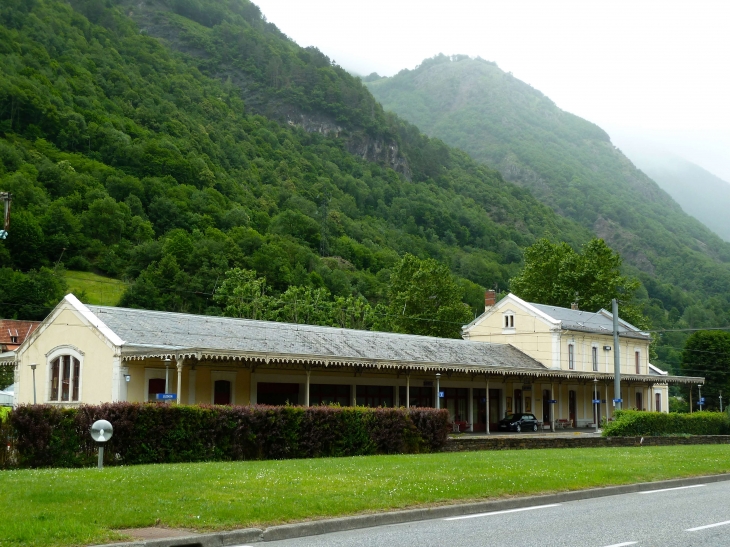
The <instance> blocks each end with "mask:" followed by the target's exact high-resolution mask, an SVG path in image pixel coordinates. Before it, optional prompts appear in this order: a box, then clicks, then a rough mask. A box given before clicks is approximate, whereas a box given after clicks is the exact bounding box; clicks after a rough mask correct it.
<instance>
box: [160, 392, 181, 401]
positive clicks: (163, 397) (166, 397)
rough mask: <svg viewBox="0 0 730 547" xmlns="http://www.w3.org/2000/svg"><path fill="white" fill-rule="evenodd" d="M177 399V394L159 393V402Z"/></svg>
mask: <svg viewBox="0 0 730 547" xmlns="http://www.w3.org/2000/svg"><path fill="white" fill-rule="evenodd" d="M175 399H177V394H175V393H158V394H157V400H158V401H174V400H175Z"/></svg>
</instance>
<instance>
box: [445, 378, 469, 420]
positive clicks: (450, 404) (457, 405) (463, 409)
mask: <svg viewBox="0 0 730 547" xmlns="http://www.w3.org/2000/svg"><path fill="white" fill-rule="evenodd" d="M443 402H444V408H446V409H447V410H448V411H449V416H451V419H452V420H453V421H454V422H463V423H466V421H467V419H468V418H469V416H468V414H467V412H468V411H467V406H466V405H467V404H468V402H469V390H468V389H467V388H465V387H447V388H445V389H444V401H443Z"/></svg>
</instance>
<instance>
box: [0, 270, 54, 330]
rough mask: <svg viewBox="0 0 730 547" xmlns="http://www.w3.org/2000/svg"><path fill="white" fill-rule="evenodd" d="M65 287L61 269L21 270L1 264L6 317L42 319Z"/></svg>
mask: <svg viewBox="0 0 730 547" xmlns="http://www.w3.org/2000/svg"><path fill="white" fill-rule="evenodd" d="M65 291H66V281H65V279H64V277H63V275H62V274H61V272H57V271H53V270H51V269H49V268H41V269H40V270H31V271H29V272H28V273H22V272H19V271H17V270H12V269H11V268H0V302H2V306H3V317H5V318H8V319H31V320H36V321H40V320H41V319H44V318H45V317H46V315H48V313H49V312H50V311H51V310H52V309H53V308H54V307H55V306H56V304H58V302H59V301H60V300H61V298H63V296H64V294H65Z"/></svg>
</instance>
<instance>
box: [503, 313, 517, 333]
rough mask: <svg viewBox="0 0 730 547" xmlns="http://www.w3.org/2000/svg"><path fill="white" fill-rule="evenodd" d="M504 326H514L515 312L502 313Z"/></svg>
mask: <svg viewBox="0 0 730 547" xmlns="http://www.w3.org/2000/svg"><path fill="white" fill-rule="evenodd" d="M504 328H505V329H513V328H515V314H514V313H506V314H504Z"/></svg>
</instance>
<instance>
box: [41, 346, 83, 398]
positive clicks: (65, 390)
mask: <svg viewBox="0 0 730 547" xmlns="http://www.w3.org/2000/svg"><path fill="white" fill-rule="evenodd" d="M50 380H51V385H50V392H49V394H48V400H49V401H57V402H76V401H78V400H79V385H80V384H81V361H79V360H78V359H77V358H76V357H74V356H73V355H59V356H58V357H56V358H55V359H53V360H52V361H51V374H50Z"/></svg>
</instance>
